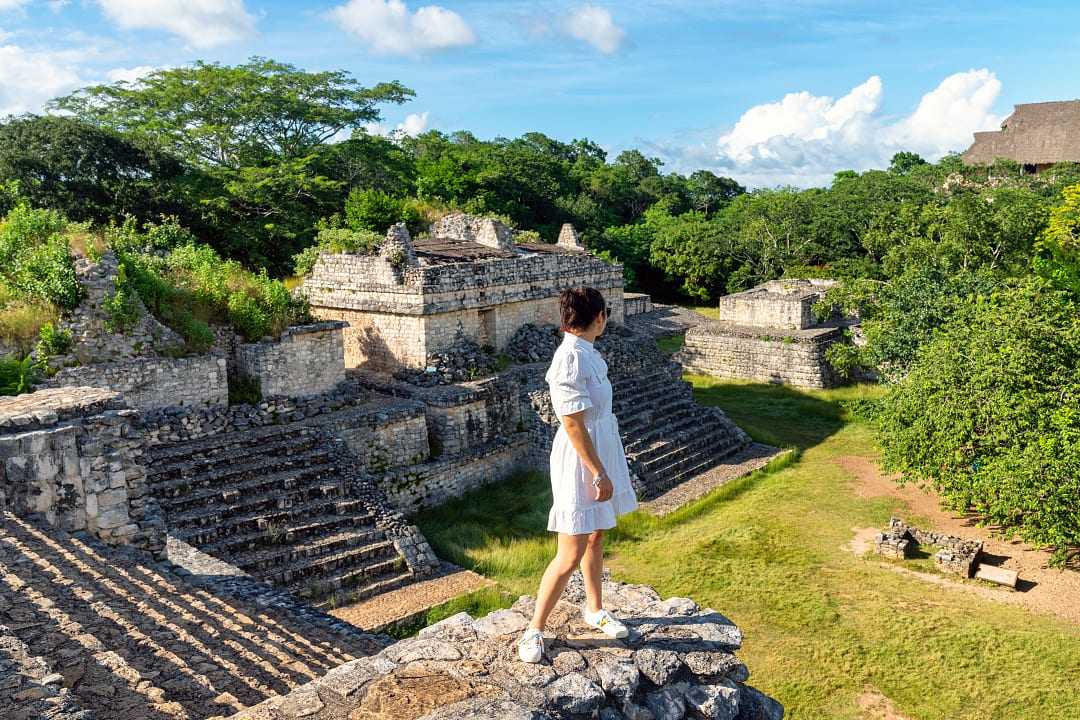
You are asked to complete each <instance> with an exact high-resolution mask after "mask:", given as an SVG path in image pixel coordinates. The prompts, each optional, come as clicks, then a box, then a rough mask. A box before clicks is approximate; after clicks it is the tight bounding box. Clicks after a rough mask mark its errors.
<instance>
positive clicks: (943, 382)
mask: <svg viewBox="0 0 1080 720" xmlns="http://www.w3.org/2000/svg"><path fill="white" fill-rule="evenodd" d="M1078 366H1080V308H1078V307H1077V305H1076V304H1075V303H1074V302H1072V301H1071V300H1070V299H1069V297H1068V296H1067V295H1066V294H1065V293H1063V292H1060V291H1057V290H1055V289H1053V288H1052V287H1051V286H1050V285H1049V284H1048V283H1046V282H1045V281H1042V280H1039V279H1028V280H1025V281H1023V282H1022V283H1021V284H1020V285H1018V286H1016V287H1012V288H1009V289H1005V290H1000V291H997V292H995V293H993V294H992V295H990V296H988V297H981V298H975V299H973V300H971V301H969V302H968V303H966V304H965V305H964V306H963V307H961V308H960V309H958V310H957V312H956V314H955V316H954V317H953V318H952V319H951V320H950V321H949V322H947V323H946V324H945V325H944V326H942V327H941V328H940V329H939V330H938V332H937V333H936V334H935V335H934V337H933V338H932V339H931V340H930V341H929V342H928V343H926V344H925V345H924V346H923V347H922V348H921V349H920V351H919V353H918V356H917V359H916V360H915V362H914V363H913V365H912V367H911V371H910V372H909V373H908V375H907V376H906V377H905V378H904V379H903V380H902V381H901V382H900V383H898V384H897V385H895V386H893V387H892V388H891V389H890V391H889V392H888V393H887V394H886V396H885V397H884V398H883V400H882V401H881V405H880V408H879V409H878V411H877V414H876V415H877V417H876V420H877V424H878V429H879V437H880V442H881V445H882V451H883V461H884V465H885V467H886V468H887V469H889V470H895V471H900V472H902V473H904V475H905V479H907V480H912V481H916V482H919V483H920V484H925V485H929V486H930V487H932V488H933V489H934V490H935V491H937V493H938V494H939V495H940V496H941V498H942V501H943V502H944V503H945V504H946V505H948V506H949V507H951V508H953V509H955V510H960V511H968V510H973V511H975V512H977V513H979V514H980V515H981V516H982V517H983V518H985V520H986V521H988V522H990V523H993V524H995V525H999V526H1000V527H1001V528H1002V529H1003V531H1005V532H1007V533H1015V534H1018V535H1019V536H1020V537H1021V538H1023V539H1024V540H1026V541H1029V542H1031V543H1035V544H1037V545H1047V546H1052V547H1053V548H1054V549H1055V551H1056V558H1057V560H1058V561H1063V560H1065V559H1066V555H1067V553H1068V552H1069V548H1075V547H1076V546H1080V514H1078V513H1077V503H1076V499H1077V497H1080V377H1078V376H1077V374H1076V368H1077V367H1078Z"/></svg>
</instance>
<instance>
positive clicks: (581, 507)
mask: <svg viewBox="0 0 1080 720" xmlns="http://www.w3.org/2000/svg"><path fill="white" fill-rule="evenodd" d="M559 311H560V314H561V316H562V330H563V333H564V335H563V342H562V344H561V345H560V346H559V349H558V350H556V351H555V356H554V357H553V358H552V359H551V367H550V368H549V369H548V372H547V378H546V379H547V382H548V386H549V387H550V388H551V404H552V406H553V407H554V408H555V413H556V414H557V415H558V416H559V423H560V425H559V430H558V432H557V433H555V442H554V443H553V445H552V447H551V492H552V495H553V496H554V502H553V504H552V507H551V512H550V514H549V515H548V530H550V531H552V532H556V533H558V534H559V535H558V538H559V549H558V552H557V553H556V555H555V559H554V560H552V561H551V564H550V565H548V567H547V570H545V571H544V577H543V579H541V581H540V590H539V591H538V592H537V595H536V611H535V612H534V613H533V618H532V622H531V623H530V624H529V627H528V629H526V631H525V633H524V634H523V635H522V637H521V640H520V641H519V642H518V656H519V657H520V658H521V660H522V661H524V662H528V663H536V662H540V660H541V659H542V658H543V656H544V636H543V632H544V626H545V625H546V624H547V619H548V615H550V614H551V610H552V608H554V607H555V603H556V601H558V599H559V597H561V596H562V593H563V590H564V589H565V588H566V582H567V581H568V580H569V579H570V575H571V574H572V573H573V572H574V569H575V568H576V567H578V566H579V565H580V566H581V574H582V576H583V577H584V579H585V607H583V608H582V615H583V617H584V618H585V622H586V623H587V624H589V625H591V626H592V627H595V628H597V629H598V630H600V631H602V632H603V633H604V634H606V635H608V636H609V637H613V638H624V637H626V635H627V630H626V626H625V625H623V624H622V623H621V622H619V621H618V620H616V619H615V618H614V617H612V616H611V614H610V613H609V612H608V611H607V610H605V609H604V604H603V598H602V597H601V591H600V573H601V570H602V568H603V565H604V530H607V529H609V528H613V527H615V518H616V517H618V516H619V515H622V514H624V513H628V512H630V511H631V510H633V509H634V508H636V507H637V498H636V496H635V495H634V489H633V487H632V486H631V485H630V471H629V469H628V468H627V466H626V454H625V452H624V451H623V446H622V440H621V439H620V438H619V423H618V422H617V421H616V420H615V416H614V415H612V414H611V382H610V381H609V380H608V377H607V363H605V362H604V358H602V357H601V356H600V353H599V352H598V351H597V350H596V349H595V348H594V347H593V343H594V342H596V338H598V337H600V335H601V334H602V333H603V332H604V328H605V327H606V326H607V319H608V315H609V312H610V311H609V310H608V308H607V306H606V305H605V303H604V297H603V296H602V295H601V294H600V292H599V291H598V290H595V289H593V288H574V289H571V290H564V291H563V293H562V294H561V295H560V296H559Z"/></svg>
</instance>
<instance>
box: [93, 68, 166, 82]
mask: <svg viewBox="0 0 1080 720" xmlns="http://www.w3.org/2000/svg"><path fill="white" fill-rule="evenodd" d="M158 69H159V68H156V67H154V66H153V65H137V66H135V67H132V68H113V69H112V70H110V71H108V72H107V73H105V78H106V79H107V80H108V81H109V82H111V83H115V82H127V83H134V82H135V81H136V80H138V79H139V78H142V77H145V76H146V75H149V74H150V73H152V72H154V71H155V70H158Z"/></svg>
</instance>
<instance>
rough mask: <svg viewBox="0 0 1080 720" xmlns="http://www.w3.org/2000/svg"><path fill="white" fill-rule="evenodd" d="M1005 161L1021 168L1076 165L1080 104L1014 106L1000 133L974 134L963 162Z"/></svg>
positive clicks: (1079, 147) (1079, 145)
mask: <svg viewBox="0 0 1080 720" xmlns="http://www.w3.org/2000/svg"><path fill="white" fill-rule="evenodd" d="M997 158H1008V159H1010V160H1014V161H1016V162H1018V163H1022V164H1025V165H1049V164H1052V163H1057V162H1080V100H1062V101H1058V102H1044V103H1029V104H1027V105H1016V106H1015V107H1014V109H1013V113H1012V115H1010V116H1009V117H1007V118H1006V119H1005V122H1003V123H1001V130H999V131H992V132H977V133H975V142H974V144H972V146H971V147H969V148H968V149H967V152H965V153H964V154H963V159H964V162H968V163H986V164H989V163H992V162H994V160H996V159H997Z"/></svg>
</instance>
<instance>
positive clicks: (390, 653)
mask: <svg viewBox="0 0 1080 720" xmlns="http://www.w3.org/2000/svg"><path fill="white" fill-rule="evenodd" d="M583 598H584V591H583V588H582V586H581V582H580V579H578V581H577V582H574V583H572V584H571V586H570V587H568V588H567V593H566V594H565V595H564V598H563V599H562V600H561V601H560V602H559V603H558V604H557V605H556V607H555V609H554V612H553V613H552V617H551V622H550V625H549V633H550V636H551V637H550V638H549V640H548V644H547V656H546V658H545V660H544V662H542V663H540V664H537V665H527V664H525V663H522V662H520V661H519V660H518V659H517V649H516V641H517V639H518V637H519V636H520V634H521V632H522V631H523V630H524V629H525V627H526V625H527V624H528V617H529V615H530V614H531V613H532V610H533V604H534V601H533V599H532V598H529V597H522V598H520V599H519V600H518V601H517V602H516V603H515V604H514V606H513V607H512V608H510V609H507V610H497V611H495V612H493V613H491V614H489V615H487V616H486V617H483V618H479V619H474V618H472V617H470V616H469V615H467V614H465V613H460V614H458V615H454V616H452V617H449V618H447V619H445V620H443V621H442V622H439V623H436V624H435V625H432V626H431V627H428V628H425V629H424V630H421V631H420V634H419V635H418V636H417V637H415V638H410V639H408V640H402V641H400V642H397V643H395V644H393V645H391V646H390V647H388V648H386V649H385V650H382V651H381V652H379V653H378V654H377V655H373V656H371V657H367V658H362V659H360V660H354V661H352V662H350V663H346V664H344V665H341V666H340V667H337V668H335V669H334V670H331V671H330V672H329V673H327V674H326V675H324V676H323V677H322V678H320V679H318V680H316V681H314V682H312V683H309V684H308V685H305V686H302V687H299V688H297V689H296V690H293V691H292V692H291V693H289V694H288V695H285V696H282V697H276V698H271V699H269V700H267V701H265V702H263V703H261V704H259V705H256V706H255V707H252V708H248V709H247V710H244V711H242V712H240V713H238V714H236V715H234V716H233V717H232V719H231V720H295V719H297V718H308V719H309V720H331V718H345V717H348V718H353V719H354V720H376V719H381V718H391V717H392V718H394V719H395V720H459V719H461V718H472V719H474V720H556V719H557V718H587V717H599V718H602V719H604V720H616V719H617V718H642V719H644V718H650V719H651V720H661V719H663V720H681V719H682V718H687V717H689V718H713V719H716V720H721V719H722V720H781V719H782V718H783V717H784V708H783V706H782V705H780V703H778V702H776V701H775V700H773V699H772V698H770V697H768V696H766V695H765V694H763V693H761V692H760V691H758V690H756V689H754V688H753V687H751V686H749V685H747V684H746V681H747V680H748V678H749V675H750V673H749V670H748V669H747V667H746V665H744V664H743V663H742V661H740V660H739V658H738V657H737V656H736V655H735V653H736V651H737V650H738V649H739V648H740V647H741V646H742V639H743V638H742V632H740V630H739V628H738V627H736V626H735V624H734V623H732V622H731V620H729V619H728V618H726V617H724V616H723V615H721V614H720V613H718V612H716V611H715V610H711V609H708V608H705V609H702V608H700V607H698V605H697V604H696V603H695V602H694V601H693V600H690V599H689V598H669V599H667V600H661V599H660V596H659V595H657V594H656V592H655V591H654V590H653V589H652V588H650V587H648V586H645V585H625V584H622V583H614V582H611V581H605V583H604V599H605V603H606V605H607V606H608V607H610V608H611V610H612V611H613V612H615V613H616V614H617V615H618V616H619V617H621V618H623V619H624V621H625V622H626V624H627V626H628V627H629V628H630V630H631V635H630V637H629V638H627V639H626V640H625V641H612V640H609V639H607V638H606V637H604V636H603V635H601V634H600V633H598V632H596V631H595V630H592V629H591V628H589V627H588V626H586V625H585V624H584V623H583V622H582V620H581V612H580V608H579V606H578V603H580V602H582V601H583Z"/></svg>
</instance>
